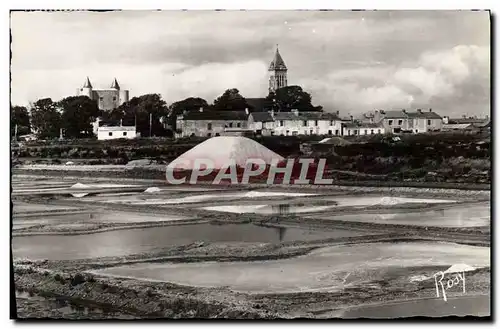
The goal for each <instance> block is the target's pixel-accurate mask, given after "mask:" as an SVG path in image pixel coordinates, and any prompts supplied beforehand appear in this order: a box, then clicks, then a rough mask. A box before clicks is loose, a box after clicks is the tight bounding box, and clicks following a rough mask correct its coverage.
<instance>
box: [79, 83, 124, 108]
mask: <svg viewBox="0 0 500 329" xmlns="http://www.w3.org/2000/svg"><path fill="white" fill-rule="evenodd" d="M76 95H77V96H88V97H89V98H90V99H93V100H95V101H96V102H97V106H98V107H99V109H100V110H103V111H111V110H113V109H115V108H117V107H118V106H120V105H122V104H123V103H125V102H128V100H129V91H128V90H124V89H121V88H120V85H119V84H118V81H116V78H115V79H114V81H113V83H111V86H110V87H109V88H108V89H94V88H93V87H92V84H91V83H90V79H89V78H88V77H87V80H86V81H85V83H84V84H83V87H82V88H78V89H77V90H76Z"/></svg>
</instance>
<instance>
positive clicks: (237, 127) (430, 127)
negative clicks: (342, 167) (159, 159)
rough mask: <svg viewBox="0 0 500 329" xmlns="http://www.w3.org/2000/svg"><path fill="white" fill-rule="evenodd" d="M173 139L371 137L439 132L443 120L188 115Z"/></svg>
mask: <svg viewBox="0 0 500 329" xmlns="http://www.w3.org/2000/svg"><path fill="white" fill-rule="evenodd" d="M176 124H177V131H176V137H189V136H200V137H210V136H221V135H234V134H245V133H251V134H257V135H264V136H266V135H280V136H296V135H330V136H352V135H374V134H385V133H396V134H397V133H403V132H410V133H415V134H417V133H425V132H430V131H440V130H441V129H442V127H443V119H442V117H441V116H439V115H438V114H437V113H435V112H433V111H432V109H429V110H427V111H424V110H421V109H419V110H417V111H414V112H410V111H406V110H401V111H379V110H377V111H375V112H374V113H372V114H371V115H367V116H364V117H363V118H361V119H354V118H353V117H352V116H350V117H341V116H340V113H339V112H338V111H337V112H299V111H297V110H292V111H291V112H274V111H257V112H249V111H248V109H246V110H245V111H204V110H203V109H200V110H199V111H191V112H188V113H184V114H183V115H180V116H178V117H177V121H176Z"/></svg>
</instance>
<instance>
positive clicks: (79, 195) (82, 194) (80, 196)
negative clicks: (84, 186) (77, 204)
mask: <svg viewBox="0 0 500 329" xmlns="http://www.w3.org/2000/svg"><path fill="white" fill-rule="evenodd" d="M71 195H72V196H74V197H75V198H83V197H84V196H86V195H88V193H74V194H71Z"/></svg>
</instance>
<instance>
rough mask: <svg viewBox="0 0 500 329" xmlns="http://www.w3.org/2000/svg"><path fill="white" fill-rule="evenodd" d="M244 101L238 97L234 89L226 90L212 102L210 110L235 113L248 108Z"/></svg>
mask: <svg viewBox="0 0 500 329" xmlns="http://www.w3.org/2000/svg"><path fill="white" fill-rule="evenodd" d="M249 107H250V106H249V105H248V103H247V101H246V99H245V98H244V97H243V96H241V95H240V91H239V90H238V89H236V88H233V89H227V90H226V91H225V92H224V93H223V94H222V95H221V96H219V97H217V99H215V100H214V104H213V105H212V107H211V108H212V109H213V110H216V111H237V110H244V109H246V108H249Z"/></svg>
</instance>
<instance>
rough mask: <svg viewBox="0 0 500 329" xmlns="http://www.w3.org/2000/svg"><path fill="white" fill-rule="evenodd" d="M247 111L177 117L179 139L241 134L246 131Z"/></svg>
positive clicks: (203, 112) (201, 111) (191, 113)
mask: <svg viewBox="0 0 500 329" xmlns="http://www.w3.org/2000/svg"><path fill="white" fill-rule="evenodd" d="M247 117H248V111H205V110H203V109H200V110H199V111H190V112H188V113H185V114H183V115H179V116H177V122H176V124H177V131H176V134H175V136H176V137H177V138H179V137H190V136H199V137H214V136H224V135H234V134H235V133H236V132H237V133H238V134H242V133H243V132H244V131H246V130H247V129H248V120H247Z"/></svg>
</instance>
